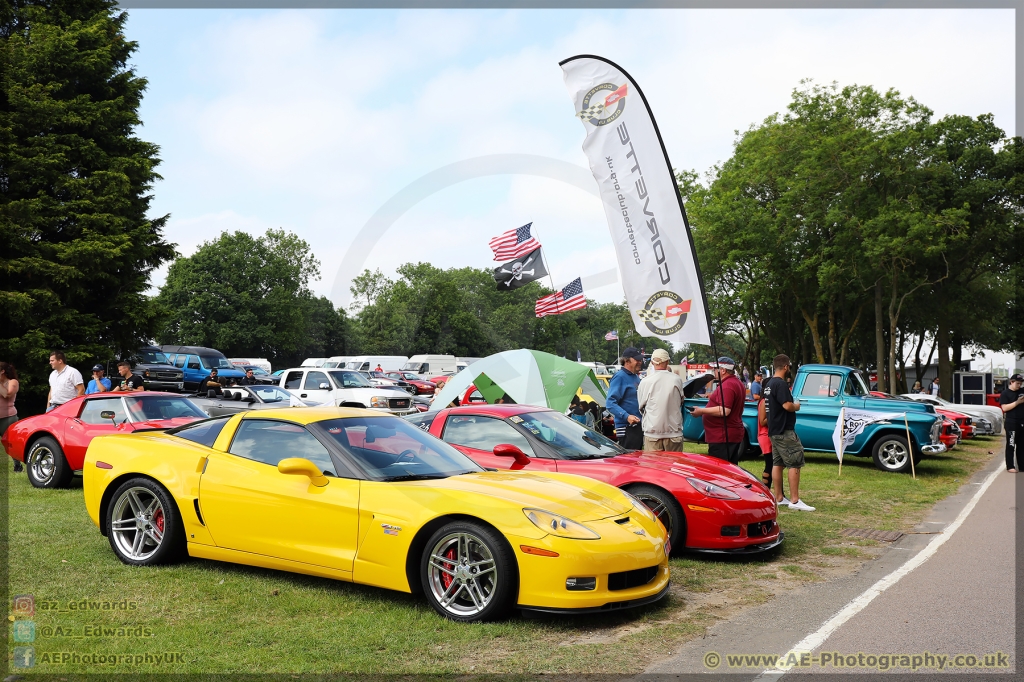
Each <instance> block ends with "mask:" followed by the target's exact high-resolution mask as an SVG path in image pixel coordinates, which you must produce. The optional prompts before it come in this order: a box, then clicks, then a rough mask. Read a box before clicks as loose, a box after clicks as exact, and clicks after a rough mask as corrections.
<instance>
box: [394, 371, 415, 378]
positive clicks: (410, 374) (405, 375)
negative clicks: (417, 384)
mask: <svg viewBox="0 0 1024 682" xmlns="http://www.w3.org/2000/svg"><path fill="white" fill-rule="evenodd" d="M397 374H398V376H400V377H402V378H403V379H419V377H418V376H416V375H415V374H413V373H412V372H397Z"/></svg>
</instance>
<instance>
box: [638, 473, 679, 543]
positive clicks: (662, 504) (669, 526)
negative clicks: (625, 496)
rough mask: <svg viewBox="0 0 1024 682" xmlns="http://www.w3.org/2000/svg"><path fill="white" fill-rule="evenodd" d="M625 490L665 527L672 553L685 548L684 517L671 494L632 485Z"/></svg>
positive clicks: (649, 487) (651, 487) (645, 486)
mask: <svg viewBox="0 0 1024 682" xmlns="http://www.w3.org/2000/svg"><path fill="white" fill-rule="evenodd" d="M626 490H628V491H629V494H630V495H632V496H633V497H635V498H637V499H638V500H640V501H641V502H643V503H644V504H645V505H646V506H647V508H648V509H650V510H651V512H652V513H653V514H654V515H655V516H657V517H658V520H659V521H661V523H662V525H663V526H665V530H666V531H668V539H669V542H671V543H672V549H673V551H677V550H681V549H682V548H683V547H685V546H686V516H685V514H683V508H682V507H681V506H680V505H679V502H678V501H676V498H675V496H673V495H672V493H670V492H668V491H667V490H662V489H661V488H656V487H654V486H653V485H634V486H630V487H629V488H627V489H626Z"/></svg>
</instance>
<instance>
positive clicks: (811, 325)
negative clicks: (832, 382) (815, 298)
mask: <svg viewBox="0 0 1024 682" xmlns="http://www.w3.org/2000/svg"><path fill="white" fill-rule="evenodd" d="M800 314H801V315H803V316H804V322H806V323H807V328H808V329H810V330H811V342H812V343H813V344H814V354H815V355H816V356H817V358H818V362H819V363H821V364H825V351H824V349H822V347H821V334H819V333H818V313H817V312H816V313H814V317H811V316H810V315H809V314H808V313H807V311H806V310H804V309H803V308H800Z"/></svg>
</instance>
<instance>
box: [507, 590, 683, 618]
mask: <svg viewBox="0 0 1024 682" xmlns="http://www.w3.org/2000/svg"><path fill="white" fill-rule="evenodd" d="M671 586H672V584H671V582H666V583H665V588H664V589H663V590H662V591H661V592H658V593H657V594H655V595H651V596H649V597H639V598H637V599H626V600H624V601H612V602H608V603H606V604H602V605H601V606H590V607H584V608H576V609H571V608H570V609H565V608H561V609H560V608H552V607H547V606H520V607H518V608H519V609H520V610H522V611H536V612H538V613H564V614H577V613H579V614H583V613H606V612H608V611H618V610H621V609H635V608H637V607H638V606H646V605H647V604H653V603H654V602H656V601H660V600H661V599H663V598H665V597H667V596H668V590H669V588H670V587H671Z"/></svg>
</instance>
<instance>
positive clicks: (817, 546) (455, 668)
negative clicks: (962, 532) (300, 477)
mask: <svg viewBox="0 0 1024 682" xmlns="http://www.w3.org/2000/svg"><path fill="white" fill-rule="evenodd" d="M968 443H969V444H967V445H961V446H960V447H958V448H957V449H956V450H954V451H953V452H952V453H948V454H946V455H942V456H939V457H931V458H926V459H925V460H924V461H922V463H921V465H920V467H919V468H918V472H917V474H918V478H917V480H916V481H915V480H912V479H911V478H910V476H906V475H894V474H886V473H883V472H881V471H878V470H876V469H875V468H874V467H873V466H872V465H871V462H870V461H869V460H862V459H859V458H854V457H849V458H847V461H846V463H845V464H844V466H843V473H842V477H841V478H840V477H837V475H836V474H837V467H836V461H835V456H834V455H829V454H818V453H812V454H809V455H808V456H807V466H806V467H805V468H804V470H803V475H802V478H801V491H802V493H801V497H804V498H805V499H806V500H807V501H808V502H809V503H810V504H812V505H814V506H816V507H817V509H818V511H816V512H814V513H802V512H795V511H789V510H785V509H783V510H782V511H780V523H781V525H782V527H783V530H784V531H785V533H786V542H785V544H784V545H783V547H782V549H781V551H780V552H778V553H777V554H776V555H775V556H774V557H771V558H770V559H767V560H754V561H729V560H725V561H722V560H708V559H702V558H699V557H697V558H673V559H672V562H671V566H672V578H673V592H672V595H671V596H670V597H669V598H668V599H667V600H663V602H662V603H660V604H657V605H653V606H651V607H647V608H644V609H639V610H635V611H632V612H625V613H616V614H614V615H608V616H600V617H593V616H580V617H574V618H565V617H549V616H517V617H514V618H512V619H510V620H508V621H505V622H501V623H486V624H474V625H459V624H455V623H451V622H448V621H446V620H443V619H441V618H439V617H438V616H437V615H436V614H435V613H434V612H433V611H432V610H431V609H430V608H429V607H428V606H427V605H426V603H425V602H424V601H422V600H421V599H418V598H414V597H411V596H409V595H403V594H399V593H394V592H388V591H385V590H379V589H375V588H369V587H362V586H359V585H352V584H349V583H341V582H336V581H331V580H324V579H318V578H312V577H306V576H300V575H294V574H290V573H282V572H276V571H269V570H263V569H257V568H249V567H245V566H235V565H230V564H219V563H215V562H208V561H203V560H195V559H193V560H189V561H187V562H185V563H183V564H180V565H176V566H169V567H159V568H148V569H147V568H133V567H129V566H125V565H124V564H122V563H121V562H119V561H118V560H117V559H116V558H115V557H114V555H113V553H112V551H111V549H110V547H109V546H108V544H107V540H106V539H105V538H103V537H102V536H101V535H100V534H99V532H98V531H97V530H96V528H95V527H94V526H93V525H92V523H91V521H90V520H89V519H88V517H87V515H86V513H85V507H84V505H83V503H82V493H81V489H80V488H76V489H71V490H56V491H39V490H35V489H33V488H31V487H30V486H29V484H28V482H27V480H26V479H25V476H24V474H20V475H17V476H15V475H13V474H9V478H8V481H9V489H8V491H7V494H8V500H9V510H10V571H9V580H10V583H9V588H10V591H11V594H12V595H18V594H32V595H34V597H35V599H36V603H37V607H36V608H37V611H36V615H35V617H34V621H35V623H36V628H37V638H36V640H35V642H34V643H33V646H34V647H35V650H36V658H37V666H36V668H35V669H34V670H32V672H38V673H62V674H67V673H76V672H81V673H85V672H104V671H106V672H110V673H114V672H118V673H124V672H128V673H136V674H139V673H159V672H173V673H226V672H245V673H271V672H292V673H296V672H302V673H340V672H351V673H360V674H364V675H365V674H395V673H428V674H456V673H463V674H465V673H484V672H496V673H497V672H500V673H518V674H523V675H534V674H537V673H540V672H545V673H563V674H572V673H584V672H615V673H623V674H630V673H638V672H641V671H642V670H643V669H644V668H645V667H646V666H647V665H649V664H650V663H651V662H653V661H654V660H657V659H658V658H660V657H664V656H667V655H669V654H670V653H671V652H672V651H673V650H674V649H675V648H677V647H678V645H679V644H681V643H682V642H684V641H686V640H688V639H692V638H693V637H696V636H700V635H701V634H702V633H704V632H705V631H706V628H707V627H709V626H710V625H712V624H713V623H714V622H715V621H716V620H717V619H719V618H721V617H723V616H727V615H728V614H729V613H731V612H732V611H734V610H735V609H736V608H737V607H739V606H743V605H747V604H757V603H762V602H764V601H766V600H768V599H770V598H771V596H772V594H773V593H774V592H775V591H776V590H778V589H782V588H784V587H785V586H786V585H790V584H792V583H794V582H795V583H802V582H808V581H815V580H823V579H827V578H828V577H829V576H830V575H832V574H834V572H835V571H836V570H837V566H839V567H840V568H842V566H846V567H847V569H849V567H850V566H852V565H854V564H857V563H859V562H861V561H863V560H866V559H869V558H870V557H872V556H874V554H875V553H877V549H876V548H877V543H874V542H872V541H865V540H855V539H851V538H844V537H841V536H839V535H838V531H840V530H841V529H843V528H848V527H854V528H873V529H881V530H908V529H910V527H912V526H913V525H914V524H916V523H917V522H919V521H920V520H921V519H922V518H923V517H924V515H925V514H926V513H927V511H928V509H930V508H931V506H932V505H933V504H934V503H935V502H937V501H938V500H940V499H942V498H943V497H946V496H947V495H949V494H951V493H953V492H954V491H956V490H957V488H958V487H959V486H960V485H961V484H962V483H964V482H965V481H966V480H967V479H968V478H969V477H970V476H971V474H972V473H974V472H975V471H977V470H978V468H980V467H981V466H982V465H983V464H984V463H985V462H987V461H989V460H990V459H991V457H992V456H991V455H989V454H987V453H988V451H990V450H992V451H994V450H996V449H997V448H999V447H1001V439H994V438H993V439H983V438H977V439H974V441H969V442H968ZM687 449H689V450H691V451H692V450H701V449H703V448H702V446H692V447H691V446H689V445H688V446H687ZM8 466H10V463H8ZM743 466H745V467H746V468H748V469H749V470H751V471H752V472H754V473H755V474H757V475H758V476H759V475H760V468H761V463H760V462H759V461H754V460H750V461H746V462H743ZM844 562H845V564H844ZM83 599H85V600H88V601H93V602H104V601H107V602H116V603H121V604H124V605H126V606H128V607H129V608H128V610H121V609H118V610H114V611H112V610H85V611H81V610H71V607H70V603H76V604H77V603H78V602H80V601H81V600H83ZM54 603H55V604H56V606H57V609H56V610H54V609H52V608H43V607H44V606H45V607H49V606H51V605H52V604H54ZM86 605H87V606H88V604H86ZM100 606H102V604H100ZM86 626H91V627H97V626H99V627H103V626H114V627H125V628H136V627H138V626H141V627H142V628H148V630H144V631H143V632H142V635H143V636H138V634H137V632H136V631H132V634H131V635H128V634H123V635H121V636H116V635H115V636H100V637H94V636H90V637H85V636H83V635H84V634H85V628H86ZM61 633H69V634H68V635H66V636H65V635H63V634H61ZM147 633H148V635H147ZM14 646H18V644H16V643H14V642H13V641H11V642H9V648H8V652H9V656H10V652H11V651H13V647H14ZM56 651H59V652H75V653H78V654H84V653H96V654H133V655H136V654H137V655H145V654H151V655H158V654H163V653H166V652H171V653H177V654H181V660H180V661H178V662H174V663H172V664H169V665H166V664H163V665H153V664H146V663H142V664H140V665H134V664H133V665H117V666H110V665H101V664H92V663H82V662H79V663H74V662H68V663H45V662H42V661H41V659H40V657H41V656H42V655H43V653H44V652H56ZM13 672H19V671H17V670H15V671H13ZM26 672H27V671H26Z"/></svg>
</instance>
